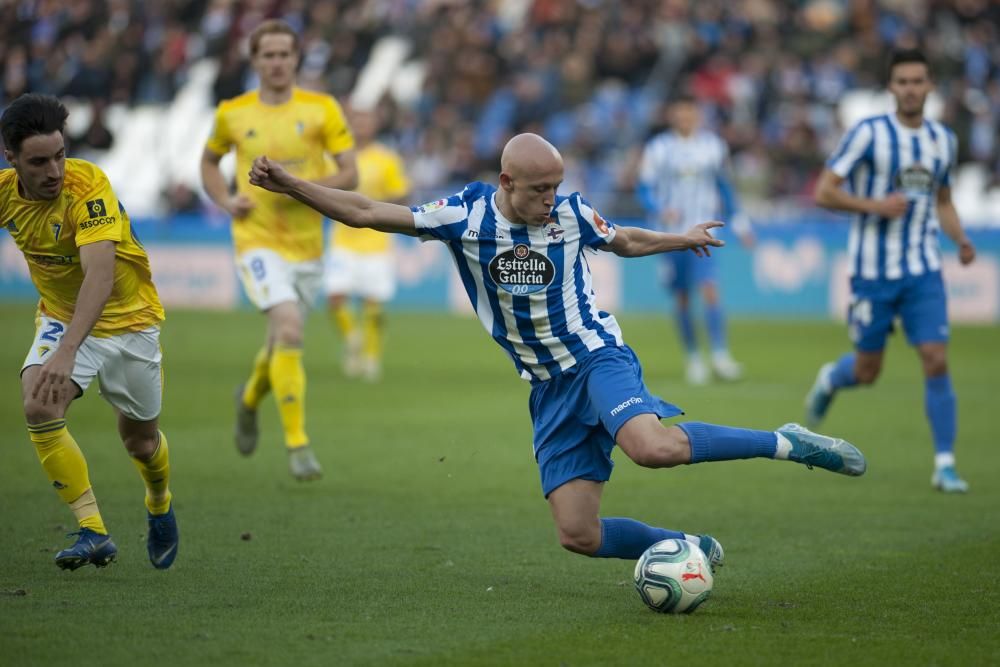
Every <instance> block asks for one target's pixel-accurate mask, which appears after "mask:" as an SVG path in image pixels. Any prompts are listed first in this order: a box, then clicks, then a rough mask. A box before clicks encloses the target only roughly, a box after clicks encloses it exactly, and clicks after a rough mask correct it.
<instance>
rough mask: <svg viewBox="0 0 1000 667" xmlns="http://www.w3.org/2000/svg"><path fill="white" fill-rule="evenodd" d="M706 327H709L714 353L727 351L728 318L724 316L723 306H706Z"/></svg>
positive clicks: (710, 341) (709, 338)
mask: <svg viewBox="0 0 1000 667" xmlns="http://www.w3.org/2000/svg"><path fill="white" fill-rule="evenodd" d="M705 326H707V327H708V340H709V343H710V344H711V346H712V352H723V351H725V350H726V316H725V315H723V314H722V306H720V305H719V304H715V305H714V306H709V305H706V306H705Z"/></svg>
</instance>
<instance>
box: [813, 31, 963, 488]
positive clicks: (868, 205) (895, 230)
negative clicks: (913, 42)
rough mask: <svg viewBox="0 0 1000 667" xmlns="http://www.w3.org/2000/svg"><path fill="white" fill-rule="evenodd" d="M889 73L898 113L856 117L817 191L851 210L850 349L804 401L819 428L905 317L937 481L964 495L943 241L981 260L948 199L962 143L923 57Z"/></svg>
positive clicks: (876, 361)
mask: <svg viewBox="0 0 1000 667" xmlns="http://www.w3.org/2000/svg"><path fill="white" fill-rule="evenodd" d="M888 76H889V91H890V92H891V93H892V95H893V97H895V98H896V111H895V112H894V113H890V114H885V115H881V116H875V117H873V118H866V119H864V120H862V121H860V122H858V123H856V124H855V125H854V127H852V128H851V129H850V130H849V131H848V132H847V134H846V135H845V136H844V138H843V139H842V140H841V142H840V146H839V148H837V150H836V152H835V153H834V154H833V156H831V157H830V159H829V161H827V166H826V169H824V170H823V173H822V174H821V175H820V180H819V183H818V185H817V188H816V203H818V204H819V205H820V206H824V207H826V208H830V209H835V210H838V211H849V212H851V213H854V214H855V215H854V222H853V224H852V226H851V233H850V237H849V240H848V271H849V276H850V280H851V305H850V311H849V313H848V325H849V331H850V338H851V341H852V342H853V343H854V351H853V352H848V353H846V354H844V355H843V356H841V357H840V358H839V359H837V360H836V361H833V362H830V363H827V364H824V365H823V367H822V368H820V371H819V374H818V375H817V377H816V382H815V384H814V385H813V387H812V390H811V391H810V392H809V395H808V396H807V397H806V419H807V421H808V423H810V424H818V423H819V422H820V421H821V420H822V419H823V417H824V416H825V415H826V413H827V411H828V410H829V408H830V403H831V401H832V400H833V397H834V396H835V395H836V393H837V391H839V390H841V389H848V388H851V387H855V386H858V385H869V384H872V383H873V382H875V380H876V379H877V378H878V376H879V372H880V371H881V370H882V357H883V352H884V350H885V343H886V337H887V336H888V335H889V333H890V332H891V331H892V330H893V319H894V318H896V317H899V318H900V319H901V320H902V324H903V331H904V332H905V333H906V338H907V340H909V342H910V344H911V345H913V346H915V347H916V348H917V353H918V354H919V356H920V361H921V364H922V366H923V370H924V377H925V380H924V409H925V411H926V414H927V419H928V421H929V422H930V427H931V435H932V438H933V440H934V451H935V455H934V474H933V476H932V478H931V484H932V485H933V486H934V487H935V488H937V489H940V490H941V491H945V492H949V493H954V492H958V493H962V492H965V491H968V489H969V485H968V484H967V483H966V482H965V481H964V480H963V479H962V478H961V477H959V476H958V473H957V472H956V471H955V433H956V426H957V424H956V422H957V416H956V405H955V403H956V401H955V391H954V390H953V389H952V384H951V376H950V375H949V374H948V312H947V303H946V296H945V289H944V282H943V281H942V279H941V250H940V248H939V245H938V232H939V230H944V233H945V234H947V235H948V237H949V238H950V239H951V240H952V241H954V242H955V244H956V245H957V246H958V256H959V259H960V261H961V262H962V264H969V263H971V262H972V261H973V260H974V259H975V257H976V250H975V247H974V246H973V245H972V242H971V241H969V238H968V237H967V236H966V235H965V232H964V231H963V230H962V225H961V223H960V222H959V219H958V213H957V212H956V211H955V206H954V204H953V203H952V201H951V180H952V173H953V171H954V168H955V163H956V158H957V153H958V143H957V140H956V139H955V133H954V132H952V131H951V130H950V129H948V128H947V127H945V126H944V125H942V124H941V123H938V122H936V121H932V120H929V119H927V118H925V117H924V102H925V101H926V100H927V95H928V94H929V93H930V92H931V89H932V87H933V84H932V82H931V77H930V68H929V67H928V64H927V60H926V58H925V57H924V55H923V53H921V52H920V51H915V50H906V51H898V52H896V53H894V54H893V56H892V58H891V60H890V64H889V71H888ZM845 184H846V185H847V187H846V188H844V187H842V186H844V185H845Z"/></svg>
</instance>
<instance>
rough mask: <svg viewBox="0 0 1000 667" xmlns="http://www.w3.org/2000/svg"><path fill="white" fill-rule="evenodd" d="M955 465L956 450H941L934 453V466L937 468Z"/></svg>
mask: <svg viewBox="0 0 1000 667" xmlns="http://www.w3.org/2000/svg"><path fill="white" fill-rule="evenodd" d="M953 465H955V453H954V452H941V453H939V454H935V455H934V467H935V468H936V469H937V470H940V469H941V468H947V467H948V466H953Z"/></svg>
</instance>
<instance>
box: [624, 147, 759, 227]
mask: <svg viewBox="0 0 1000 667" xmlns="http://www.w3.org/2000/svg"><path fill="white" fill-rule="evenodd" d="M728 162H729V149H728V148H727V147H726V144H725V142H724V141H723V140H722V139H721V138H719V137H718V136H717V135H715V134H713V133H712V132H708V131H707V130H699V131H697V132H695V133H694V134H692V135H691V136H689V137H685V136H683V135H681V134H678V133H676V132H662V133H660V134H658V135H656V136H654V137H653V138H652V139H650V140H649V141H648V142H647V143H646V146H645V148H643V151H642V160H641V162H640V165H639V188H640V198H641V200H642V203H643V206H644V208H645V209H646V210H647V211H648V212H649V213H653V214H657V213H659V212H661V211H664V210H666V209H673V210H674V211H676V212H677V214H678V216H677V220H676V223H675V224H674V225H673V226H672V227H671V228H670V229H668V230H666V231H669V232H678V233H680V232H683V231H684V230H685V229H687V228H688V227H690V226H691V225H695V224H698V223H700V222H706V221H708V220H718V219H720V218H729V217H732V218H733V219H732V222H733V223H734V224H736V226H737V229H736V231H737V232H742V231H744V229H740V226H741V225H742V226H744V228H745V226H746V224H747V223H746V219H745V218H744V217H743V216H737V213H738V211H737V204H736V197H735V193H734V191H733V188H732V185H731V184H730V182H729V177H728V174H727V171H728ZM734 216H735V217H734Z"/></svg>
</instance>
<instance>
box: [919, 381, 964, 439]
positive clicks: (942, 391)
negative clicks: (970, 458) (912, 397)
mask: <svg viewBox="0 0 1000 667" xmlns="http://www.w3.org/2000/svg"><path fill="white" fill-rule="evenodd" d="M924 411H925V412H926V413H927V420H928V421H929V422H930V423H931V433H932V434H933V436H934V452H935V453H937V454H944V453H948V452H952V451H954V449H955V432H956V430H957V428H958V427H957V416H956V413H957V412H958V410H957V408H956V407H955V390H954V389H952V387H951V376H950V375H948V374H945V375H940V376H938V377H933V378H927V379H926V380H924Z"/></svg>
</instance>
